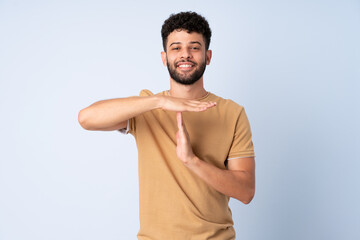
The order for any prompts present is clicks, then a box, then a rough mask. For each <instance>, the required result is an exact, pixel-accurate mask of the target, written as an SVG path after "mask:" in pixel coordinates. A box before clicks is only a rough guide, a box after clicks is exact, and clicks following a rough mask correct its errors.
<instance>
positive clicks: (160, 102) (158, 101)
mask: <svg viewBox="0 0 360 240" xmlns="http://www.w3.org/2000/svg"><path fill="white" fill-rule="evenodd" d="M154 99H155V108H161V109H163V107H164V104H165V101H166V99H165V97H164V96H161V95H154Z"/></svg>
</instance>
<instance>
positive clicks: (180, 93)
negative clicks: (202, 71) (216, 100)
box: [169, 77, 207, 99]
mask: <svg viewBox="0 0 360 240" xmlns="http://www.w3.org/2000/svg"><path fill="white" fill-rule="evenodd" d="M169 92H170V95H171V96H172V97H177V98H184V99H197V98H201V97H203V96H205V95H206V93H207V92H206V90H205V89H204V83H203V78H202V77H201V78H200V79H199V80H198V81H196V82H195V83H194V84H192V85H183V84H180V83H177V82H175V81H174V80H173V79H172V78H170V91H169Z"/></svg>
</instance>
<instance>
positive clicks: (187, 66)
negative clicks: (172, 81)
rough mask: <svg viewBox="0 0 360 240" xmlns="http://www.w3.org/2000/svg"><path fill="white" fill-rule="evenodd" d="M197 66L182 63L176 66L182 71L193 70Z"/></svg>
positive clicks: (190, 63)
mask: <svg viewBox="0 0 360 240" xmlns="http://www.w3.org/2000/svg"><path fill="white" fill-rule="evenodd" d="M194 66H195V64H193V63H192V62H180V63H178V64H176V67H178V68H179V69H181V70H185V71H186V70H191V69H192V68H193V67H194Z"/></svg>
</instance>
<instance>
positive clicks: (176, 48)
mask: <svg viewBox="0 0 360 240" xmlns="http://www.w3.org/2000/svg"><path fill="white" fill-rule="evenodd" d="M179 49H180V48H179V47H173V48H172V50H179Z"/></svg>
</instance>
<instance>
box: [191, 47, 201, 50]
mask: <svg viewBox="0 0 360 240" xmlns="http://www.w3.org/2000/svg"><path fill="white" fill-rule="evenodd" d="M191 49H193V50H199V49H200V48H199V47H192V48H191Z"/></svg>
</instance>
